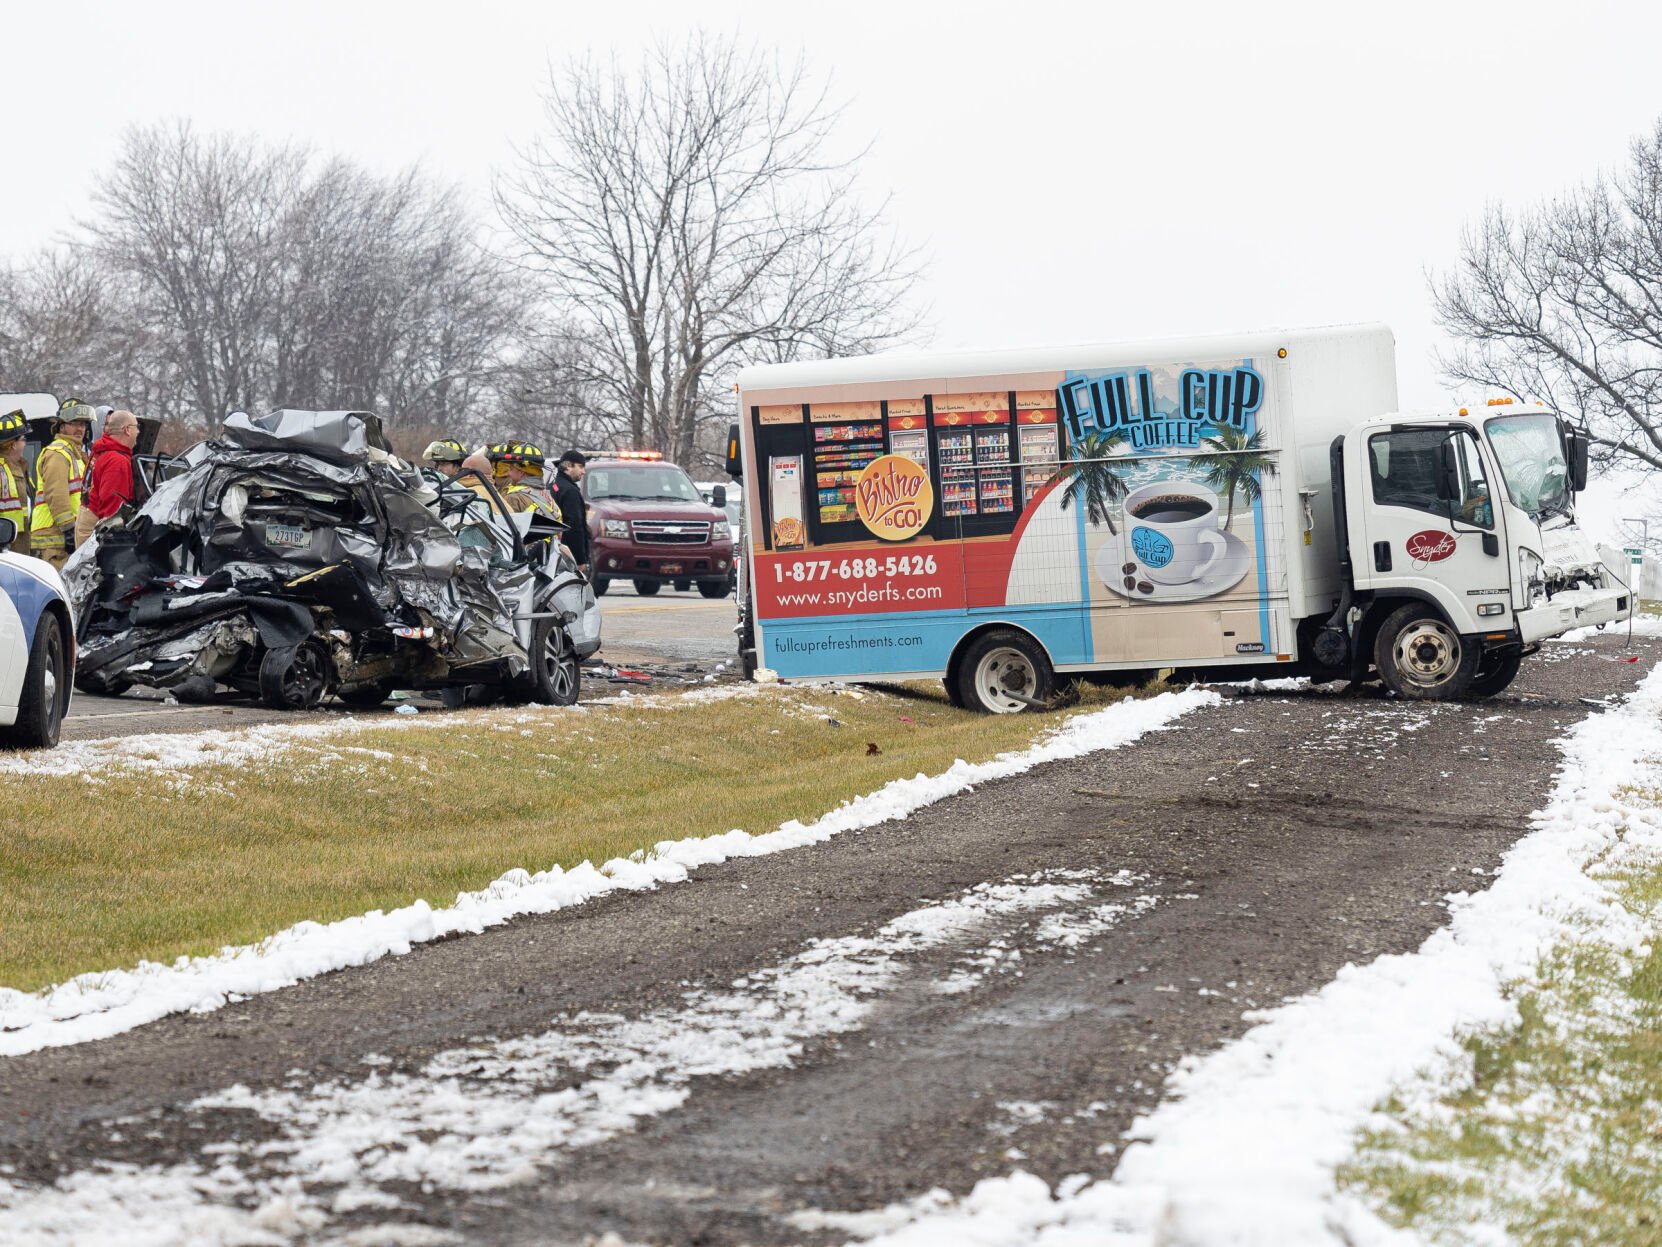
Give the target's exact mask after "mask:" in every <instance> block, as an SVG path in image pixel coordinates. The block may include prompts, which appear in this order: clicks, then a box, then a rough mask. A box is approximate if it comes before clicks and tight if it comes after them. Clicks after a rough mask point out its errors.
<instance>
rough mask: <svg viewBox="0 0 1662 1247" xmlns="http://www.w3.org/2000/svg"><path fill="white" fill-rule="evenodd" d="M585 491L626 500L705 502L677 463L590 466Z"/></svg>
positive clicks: (592, 494)
mask: <svg viewBox="0 0 1662 1247" xmlns="http://www.w3.org/2000/svg"><path fill="white" fill-rule="evenodd" d="M583 492H584V493H586V494H588V496H589V497H590V498H616V499H618V500H619V501H624V502H701V501H703V500H702V499H701V498H700V497H699V496H698V490H697V488H696V487H695V486H694V485H693V483H692V478H691V477H689V476H688V475H687V474H686V473H685V472H683V471H682V470H681V469H680V468H678V467H676V466H675V465H674V464H669V463H665V464H633V463H632V464H630V465H628V466H627V467H605V468H601V467H595V468H590V469H589V474H588V477H587V479H585V480H584V482H583Z"/></svg>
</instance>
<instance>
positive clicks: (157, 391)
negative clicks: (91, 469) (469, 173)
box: [72, 125, 527, 427]
mask: <svg viewBox="0 0 1662 1247" xmlns="http://www.w3.org/2000/svg"><path fill="white" fill-rule="evenodd" d="M93 202H94V204H95V208H96V211H95V213H94V214H93V215H92V217H91V218H90V219H89V220H88V221H86V222H85V223H83V226H82V237H81V238H80V239H78V240H77V241H76V242H75V243H73V244H72V246H73V248H74V253H75V254H76V255H77V257H78V259H79V262H80V263H81V264H82V267H83V268H84V269H86V270H87V271H90V272H92V273H94V274H95V275H96V277H97V289H98V291H99V293H100V296H101V297H102V298H103V300H104V301H105V303H106V304H107V305H108V308H109V310H108V312H107V315H106V319H111V318H113V319H115V320H117V321H118V322H119V326H120V328H119V331H118V334H117V336H118V338H119V340H120V341H121V342H122V343H124V344H125V347H126V349H125V351H124V358H125V359H126V369H125V371H126V373H127V380H126V382H125V384H126V386H127V389H128V390H129V391H137V392H138V393H139V394H142V395H143V396H145V404H144V407H143V408H142V409H143V410H146V411H150V412H153V413H154V414H158V415H162V416H167V417H172V418H174V419H178V418H181V417H188V416H196V417H200V418H205V419H206V420H211V421H217V420H218V419H219V418H221V417H222V416H223V415H224V414H225V413H226V412H227V411H230V410H234V409H237V408H245V409H248V410H263V409H265V408H268V407H274V406H297V407H319V408H342V407H355V408H362V409H367V410H374V411H378V412H381V413H382V414H384V415H387V416H388V417H389V418H390V419H391V420H392V421H394V422H400V421H402V422H405V423H409V424H411V425H422V426H426V425H435V426H441V427H442V426H444V425H446V424H448V423H450V422H453V421H460V420H463V419H466V418H477V417H478V415H479V413H480V412H481V411H483V410H485V409H490V408H497V407H500V405H501V400H500V398H499V396H498V393H497V387H498V385H499V382H500V380H501V377H500V374H501V372H502V370H503V369H504V368H505V367H506V366H507V364H508V363H509V362H510V361H511V359H512V357H513V355H514V353H515V351H516V349H517V341H518V331H519V326H520V324H521V321H522V319H523V317H524V314H525V308H526V305H527V292H526V282H525V279H524V277H523V275H522V274H520V273H518V272H517V271H515V270H514V269H512V268H511V267H510V266H508V265H505V264H503V263H502V262H501V261H499V260H498V259H496V258H495V257H493V256H492V255H490V254H489V253H488V252H486V251H485V250H484V249H483V248H482V247H481V246H480V245H479V243H478V242H477V233H478V226H477V224H476V223H475V221H474V220H473V219H472V218H471V217H470V215H469V213H468V212H467V211H466V210H465V208H464V207H463V204H462V201H461V199H460V197H459V196H458V194H457V193H456V192H455V190H454V189H452V188H448V187H444V186H440V185H437V184H435V183H433V182H431V181H430V180H428V179H426V178H424V177H423V176H421V175H420V174H419V173H417V172H415V171H413V170H412V171H408V172H405V173H402V174H399V175H396V176H393V177H390V178H383V177H378V176H376V175H374V174H372V173H370V172H368V171H367V170H364V169H362V168H360V167H358V166H356V165H354V164H352V163H350V162H348V161H345V160H338V159H337V160H332V161H328V162H325V163H322V164H319V162H318V161H317V159H316V158H315V157H314V156H313V155H312V153H310V152H308V151H305V150H302V149H297V148H292V147H269V146H263V145H261V144H259V143H257V142H255V141H253V140H247V139H238V138H232V137H227V136H223V135H213V136H206V137H204V136H200V135H197V134H196V133H195V132H194V131H192V130H191V128H190V127H189V126H187V125H176V126H157V127H149V128H140V129H134V130H131V131H129V132H128V134H127V136H126V139H125V142H124V144H123V148H122V151H121V153H120V155H119V157H118V159H117V161H116V164H115V167H114V168H113V170H112V171H111V173H110V175H109V176H108V177H107V178H106V179H105V180H104V181H103V183H102V184H101V186H100V188H99V190H98V192H97V193H96V195H95V196H94V201H93ZM82 388H83V389H84V388H85V387H84V386H83V387H82Z"/></svg>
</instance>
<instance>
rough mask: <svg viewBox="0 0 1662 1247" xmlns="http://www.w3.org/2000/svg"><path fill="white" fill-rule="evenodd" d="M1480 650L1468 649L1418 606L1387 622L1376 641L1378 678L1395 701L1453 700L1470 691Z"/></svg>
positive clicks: (1401, 608)
mask: <svg viewBox="0 0 1662 1247" xmlns="http://www.w3.org/2000/svg"><path fill="white" fill-rule="evenodd" d="M1478 657H1479V656H1478V651H1477V649H1476V647H1475V646H1471V645H1467V644H1466V643H1465V642H1464V641H1462V640H1461V639H1460V634H1459V633H1458V632H1456V631H1455V630H1454V629H1453V628H1451V627H1450V626H1449V625H1448V623H1447V622H1446V621H1445V620H1444V619H1443V617H1442V616H1441V615H1439V614H1438V613H1437V612H1436V611H1435V610H1433V609H1432V608H1431V607H1429V606H1425V605H1422V604H1420V603H1418V602H1410V603H1409V604H1408V605H1406V606H1399V607H1397V609H1396V610H1394V611H1392V612H1391V613H1390V614H1389V615H1387V616H1386V617H1385V622H1384V623H1383V624H1381V625H1380V628H1379V635H1378V636H1377V637H1375V638H1374V643H1373V661H1374V665H1375V666H1376V667H1378V668H1379V677H1380V679H1382V680H1384V681H1385V686H1386V687H1387V688H1389V689H1390V690H1391V691H1392V692H1393V693H1395V694H1396V695H1397V696H1398V697H1406V698H1408V699H1409V700H1411V701H1452V700H1454V699H1456V698H1460V697H1464V696H1466V694H1467V693H1468V692H1470V690H1471V687H1472V681H1473V680H1474V679H1476V677H1477V668H1478Z"/></svg>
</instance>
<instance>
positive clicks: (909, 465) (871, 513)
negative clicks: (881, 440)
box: [854, 455, 935, 541]
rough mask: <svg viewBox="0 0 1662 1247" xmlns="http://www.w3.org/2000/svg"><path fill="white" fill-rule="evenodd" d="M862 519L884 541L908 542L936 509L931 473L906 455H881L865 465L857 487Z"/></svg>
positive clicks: (856, 505)
mask: <svg viewBox="0 0 1662 1247" xmlns="http://www.w3.org/2000/svg"><path fill="white" fill-rule="evenodd" d="M854 510H855V513H856V514H857V515H859V517H860V522H861V523H862V524H864V525H865V526H866V527H867V528H868V529H870V530H871V532H872V534H873V535H874V536H877V537H881V538H882V539H883V540H884V541H905V540H906V538H908V537H915V536H917V535H918V533H920V532H921V531H923V526H924V525H925V524H927V523H928V522H929V517H930V515H932V514H933V513H934V510H935V487H934V486H933V485H931V484H930V483H929V473H928V472H926V471H924V469H923V466H922V465H921V464H919V463H917V462H916V461H915V460H912V459H908V458H907V457H906V456H905V455H882V456H880V457H878V458H876V459H873V460H872V461H871V462H870V463H868V464H867V465H866V469H865V471H863V472H861V473H860V479H859V481H858V482H856V484H855V486H854Z"/></svg>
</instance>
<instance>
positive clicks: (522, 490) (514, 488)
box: [503, 485, 554, 515]
mask: <svg viewBox="0 0 1662 1247" xmlns="http://www.w3.org/2000/svg"><path fill="white" fill-rule="evenodd" d="M503 492H504V493H510V494H529V495H530V496H531V508H532V509H533V510H535V511H541V512H542V513H543V514H544V515H553V514H554V512H553V510H552V509H551V508H550V507H549V505H548V503H547V502H546V501H545V496H544V494H543V493H542V491H541V490H538V489H532V488H531V487H530V486H529V485H510V486H508V488H507V489H506V490H504V491H503Z"/></svg>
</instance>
